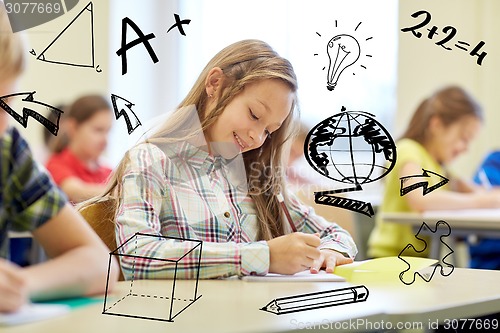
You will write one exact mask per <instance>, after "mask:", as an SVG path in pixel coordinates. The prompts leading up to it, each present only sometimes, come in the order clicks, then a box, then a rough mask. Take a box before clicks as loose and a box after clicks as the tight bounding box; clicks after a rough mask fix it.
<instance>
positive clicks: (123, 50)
mask: <svg viewBox="0 0 500 333" xmlns="http://www.w3.org/2000/svg"><path fill="white" fill-rule="evenodd" d="M174 17H175V24H174V25H172V26H171V27H170V28H169V29H168V31H167V33H169V32H170V30H172V29H173V28H175V27H177V28H178V29H179V33H180V34H181V35H183V36H186V33H185V32H184V28H183V27H182V25H183V24H189V23H190V22H191V20H190V19H185V20H181V19H180V16H179V15H178V14H174ZM127 26H130V27H131V28H132V29H133V30H134V32H135V33H136V35H137V36H138V38H136V39H134V40H133V41H131V42H128V43H127ZM153 38H156V36H155V34H154V33H149V34H147V35H144V33H143V32H142V30H141V29H140V28H139V26H138V25H137V24H135V22H134V21H132V20H131V19H130V18H128V17H125V18H123V20H122V40H121V47H120V48H119V49H118V51H116V55H117V56H119V57H121V60H122V75H125V74H127V71H128V66H127V51H128V50H130V49H131V48H133V47H134V46H137V45H139V44H143V46H144V47H145V48H146V51H148V54H149V57H150V58H151V61H153V63H154V64H156V63H157V62H159V61H160V60H159V59H158V57H157V56H156V53H155V51H154V49H153V47H152V46H151V44H150V42H149V41H150V40H151V39H153Z"/></svg>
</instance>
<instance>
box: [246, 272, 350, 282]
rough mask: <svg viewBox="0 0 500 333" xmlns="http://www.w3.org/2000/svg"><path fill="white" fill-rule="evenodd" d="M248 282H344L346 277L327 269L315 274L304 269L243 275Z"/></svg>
mask: <svg viewBox="0 0 500 333" xmlns="http://www.w3.org/2000/svg"><path fill="white" fill-rule="evenodd" d="M241 279H242V280H243V281H247V282H343V281H345V278H343V277H342V276H339V275H335V274H333V273H327V272H326V271H319V273H316V274H313V273H311V272H309V270H306V271H302V272H299V273H296V274H293V275H283V274H274V273H269V274H267V275H247V276H243V277H241Z"/></svg>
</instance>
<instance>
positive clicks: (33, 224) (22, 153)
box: [0, 127, 67, 258]
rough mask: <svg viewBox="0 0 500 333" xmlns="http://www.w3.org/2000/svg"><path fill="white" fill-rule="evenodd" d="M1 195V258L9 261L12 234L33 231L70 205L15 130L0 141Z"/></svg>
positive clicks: (8, 130)
mask: <svg viewBox="0 0 500 333" xmlns="http://www.w3.org/2000/svg"><path fill="white" fill-rule="evenodd" d="M0 191H1V192H0V257H1V258H8V257H9V239H8V235H7V233H8V231H10V230H12V231H33V230H35V229H36V228H38V227H40V226H41V225H42V224H44V223H45V222H47V221H48V220H50V219H51V218H52V217H53V216H55V215H57V214H58V213H59V211H60V210H61V208H62V207H63V206H64V205H65V204H66V202H67V201H66V197H65V195H64V194H63V193H62V192H61V191H60V190H59V189H58V188H57V186H56V185H54V183H53V182H52V178H51V177H50V176H49V174H48V173H47V171H46V170H45V169H44V168H43V166H41V165H39V164H38V163H37V162H35V161H34V160H33V157H32V155H31V151H30V149H29V147H28V144H27V143H26V141H25V140H24V139H23V138H22V137H21V135H20V134H19V132H18V131H17V129H16V128H14V127H10V128H9V129H7V131H6V132H5V133H4V134H3V136H2V137H0Z"/></svg>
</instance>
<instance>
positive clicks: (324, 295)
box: [260, 286, 369, 315]
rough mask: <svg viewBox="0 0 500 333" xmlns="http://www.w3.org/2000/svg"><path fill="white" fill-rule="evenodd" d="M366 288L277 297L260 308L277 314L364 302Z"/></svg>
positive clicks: (366, 295)
mask: <svg viewBox="0 0 500 333" xmlns="http://www.w3.org/2000/svg"><path fill="white" fill-rule="evenodd" d="M368 294H369V291H368V288H366V287H365V286H354V287H348V288H342V289H333V290H327V291H319V292H315V293H308V294H301V295H294V296H287V297H279V298H275V299H273V300H272V301H271V302H269V303H268V304H267V305H266V306H264V307H263V308H261V309H260V310H262V311H266V312H269V313H274V314H277V315H282V314H289V313H294V312H299V311H307V310H314V309H320V308H326V307H330V306H337V305H344V304H352V303H358V302H364V301H366V300H367V299H368Z"/></svg>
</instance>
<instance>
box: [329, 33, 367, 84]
mask: <svg viewBox="0 0 500 333" xmlns="http://www.w3.org/2000/svg"><path fill="white" fill-rule="evenodd" d="M326 53H327V54H328V58H329V60H330V63H329V65H328V77H327V86H326V88H327V89H328V90H330V91H332V90H333V89H335V87H336V86H337V81H338V79H339V77H340V74H342V72H343V71H344V70H345V69H346V68H347V67H349V66H351V65H352V64H354V63H355V62H356V61H357V60H358V59H359V54H360V53H361V49H360V47H359V43H358V41H357V40H356V39H355V38H354V37H352V36H349V35H337V36H335V37H333V38H332V39H330V41H329V42H328V45H327V47H326Z"/></svg>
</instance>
